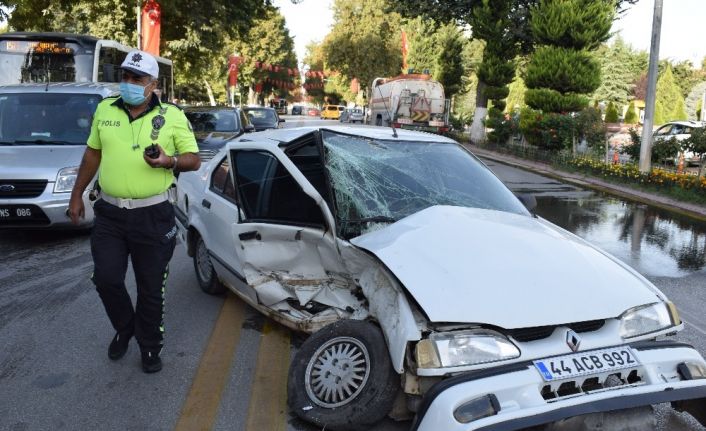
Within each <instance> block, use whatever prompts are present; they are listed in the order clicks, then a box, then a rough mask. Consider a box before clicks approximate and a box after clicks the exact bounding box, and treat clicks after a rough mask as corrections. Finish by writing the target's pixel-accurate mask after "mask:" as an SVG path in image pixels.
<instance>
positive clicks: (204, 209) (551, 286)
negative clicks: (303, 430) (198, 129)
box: [176, 126, 706, 431]
mask: <svg viewBox="0 0 706 431" xmlns="http://www.w3.org/2000/svg"><path fill="white" fill-rule="evenodd" d="M177 189H178V199H177V203H176V205H177V207H178V211H177V214H178V219H179V227H180V236H181V238H182V240H183V242H184V244H185V245H186V247H187V250H188V252H189V254H190V255H191V256H193V259H194V267H195V269H196V274H197V278H198V281H199V284H200V286H201V288H202V289H203V290H204V291H206V292H208V293H219V292H223V291H224V290H225V289H226V288H228V289H231V290H232V291H233V292H235V293H236V294H237V295H239V296H240V297H241V298H243V299H244V300H245V301H246V302H247V303H249V304H250V305H252V306H253V307H255V308H256V309H257V310H259V311H261V312H263V313H265V314H266V315H268V316H270V317H271V318H273V319H275V320H276V321H278V322H280V323H282V324H283V325H286V326H288V327H290V328H293V329H295V330H299V331H304V332H307V333H311V334H312V335H311V336H310V337H309V338H308V339H307V340H306V341H305V342H304V343H303V345H302V346H301V348H300V349H299V350H298V352H297V354H296V356H295V358H294V361H293V362H292V365H291V369H290V374H289V383H288V401H289V405H290V407H291V408H292V410H293V411H294V412H295V413H296V414H297V415H298V416H300V417H302V418H303V419H305V420H307V421H310V422H312V423H315V424H317V425H319V426H321V427H325V429H327V430H329V429H333V430H351V429H358V430H365V429H369V428H370V426H371V425H372V424H373V423H374V422H376V421H379V420H380V419H381V418H383V417H385V416H386V415H390V416H392V417H394V418H402V417H404V416H405V415H407V417H413V418H414V420H413V423H412V429H414V430H428V431H438V430H444V431H450V430H464V431H468V430H515V429H524V428H528V427H534V426H539V425H544V424H550V425H549V426H561V424H566V423H569V422H570V421H571V420H576V419H578V420H581V419H582V418H585V417H587V416H586V415H588V414H595V413H596V412H609V411H622V412H630V411H635V409H636V408H638V407H641V406H650V405H651V404H656V403H664V402H673V406H674V407H675V408H677V409H679V410H684V411H688V412H689V413H691V414H692V415H693V416H694V417H696V418H697V419H698V420H699V421H700V422H701V423H702V424H706V362H704V359H703V358H702V356H701V355H700V354H699V353H698V352H697V351H696V350H695V349H694V348H692V347H691V346H689V345H686V344H683V343H680V342H676V341H670V340H668V339H667V336H669V335H673V334H674V333H676V332H677V331H679V330H680V329H682V327H683V324H682V323H681V321H680V319H679V316H678V314H677V310H676V308H675V307H674V305H673V304H672V303H671V302H669V300H668V299H667V298H666V297H665V296H664V294H662V293H661V292H660V291H659V290H658V289H657V288H656V287H655V286H653V285H652V284H651V283H650V282H649V281H647V280H646V279H644V278H643V277H642V276H640V275H639V274H637V273H636V272H635V271H633V270H632V269H631V268H629V267H627V266H626V265H624V264H623V263H621V262H620V261H618V260H617V259H615V258H613V257H612V256H610V255H608V254H606V253H605V252H603V251H601V250H598V249H596V248H595V247H593V246H591V245H590V244H588V243H586V242H585V241H583V240H581V239H580V238H578V237H576V236H575V235H573V234H571V233H569V232H567V231H565V230H563V229H561V228H559V227H557V226H554V225H552V224H551V223H549V222H547V221H545V220H543V219H541V218H538V217H536V216H534V215H533V214H532V213H531V211H530V210H528V208H526V207H525V205H523V203H522V202H525V203H526V204H527V207H529V208H530V209H531V207H532V206H531V204H530V202H531V201H532V199H524V200H523V201H521V200H520V199H518V198H517V197H516V196H514V195H513V194H512V193H511V192H510V191H509V190H508V189H507V188H506V187H505V186H504V185H503V184H502V183H501V182H500V181H499V180H498V179H497V178H496V177H495V176H494V175H493V173H492V172H491V171H490V170H489V169H488V168H487V167H486V166H485V165H484V164H483V163H482V162H480V161H479V160H478V159H477V158H475V157H474V156H473V155H472V154H470V153H469V152H468V151H467V150H465V149H464V148H463V147H461V146H460V145H458V144H457V143H456V142H455V141H452V140H450V139H447V138H444V137H440V136H436V135H431V134H424V133H416V132H409V131H402V130H399V131H397V134H393V133H392V132H391V131H390V129H386V128H349V127H343V126H341V127H327V128H297V129H281V130H276V131H269V132H262V133H255V134H250V135H247V136H242V137H240V138H238V139H236V140H234V141H231V142H230V143H228V144H226V146H225V147H224V148H223V149H222V150H221V151H220V152H219V153H218V155H217V156H216V157H214V158H213V159H212V160H211V161H210V162H209V163H207V164H204V166H203V167H202V168H201V170H200V171H198V172H192V173H183V174H181V176H180V177H179V180H178V185H177ZM647 408H648V409H649V407H647ZM643 409H644V408H643ZM642 411H643V410H640V413H641V412H642ZM636 417H642V416H636ZM635 420H636V421H638V420H642V419H635Z"/></svg>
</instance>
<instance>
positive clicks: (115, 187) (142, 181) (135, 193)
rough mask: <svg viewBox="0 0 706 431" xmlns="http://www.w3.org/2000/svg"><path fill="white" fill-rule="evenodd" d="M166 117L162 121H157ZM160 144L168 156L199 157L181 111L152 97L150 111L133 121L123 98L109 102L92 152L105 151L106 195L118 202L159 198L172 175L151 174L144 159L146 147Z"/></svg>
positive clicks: (102, 108) (98, 120)
mask: <svg viewBox="0 0 706 431" xmlns="http://www.w3.org/2000/svg"><path fill="white" fill-rule="evenodd" d="M159 116H161V117H162V118H158V117H159ZM153 143H157V144H159V145H160V146H161V147H162V149H164V152H165V153H166V154H167V155H169V156H173V155H174V154H184V153H198V146H197V145H196V138H195V137H194V133H193V132H192V130H191V125H190V124H189V120H187V118H186V115H184V113H183V112H182V110H181V109H179V108H178V107H177V106H174V105H171V104H167V103H164V104H162V103H160V101H159V98H157V96H156V95H154V94H153V95H152V99H150V104H149V106H148V107H147V110H146V111H145V112H143V113H142V114H140V115H139V116H137V117H136V118H134V119H133V120H132V121H131V120H130V116H129V114H128V111H127V108H126V106H125V105H124V103H123V100H122V98H120V97H108V98H106V99H104V100H103V101H101V103H99V104H98V107H97V108H96V112H95V115H94V118H93V126H92V127H91V134H90V136H89V137H88V146H89V147H91V148H93V149H96V150H100V151H101V163H100V168H99V171H98V178H99V184H100V187H101V190H102V191H103V192H104V193H106V194H108V195H111V196H114V197H118V198H132V199H141V198H147V197H150V196H154V195H158V194H160V193H163V192H164V191H165V190H167V189H168V188H169V187H170V186H171V184H172V182H173V181H174V173H173V172H172V170H171V169H164V168H152V167H150V166H149V165H148V164H147V162H145V160H144V158H143V157H142V155H143V153H144V150H145V148H146V147H148V146H150V145H152V144H153Z"/></svg>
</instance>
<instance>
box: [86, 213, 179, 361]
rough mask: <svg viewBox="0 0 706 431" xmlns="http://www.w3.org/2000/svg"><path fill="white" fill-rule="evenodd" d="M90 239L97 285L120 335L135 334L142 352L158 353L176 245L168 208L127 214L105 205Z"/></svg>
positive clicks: (174, 226)
mask: <svg viewBox="0 0 706 431" xmlns="http://www.w3.org/2000/svg"><path fill="white" fill-rule="evenodd" d="M93 209H94V212H95V214H96V219H95V225H94V227H93V232H92V234H91V252H92V254H93V265H94V270H93V283H94V284H95V285H96V290H97V291H98V294H99V295H100V298H101V300H102V301H103V305H104V306H105V311H106V312H107V314H108V318H109V319H110V323H112V325H113V328H115V330H116V331H117V332H120V333H122V334H131V333H134V334H135V338H136V339H137V342H138V344H139V345H140V349H141V350H142V351H150V352H159V351H160V350H161V348H162V342H163V338H164V288H165V285H166V281H167V274H168V273H169V260H170V259H171V258H172V254H173V252H174V246H175V244H176V225H175V222H174V208H173V207H172V205H171V203H169V202H166V201H165V202H162V203H160V204H156V205H152V206H149V207H144V208H135V209H125V208H119V207H116V206H114V205H112V204H109V203H107V202H105V201H103V200H101V199H99V200H98V201H96V203H95V206H94V208H93ZM128 256H130V258H131V261H132V268H133V271H134V272H135V281H136V284H137V303H136V306H135V308H133V306H132V300H131V299H130V296H129V294H128V292H127V289H126V288H125V273H126V271H127V259H128Z"/></svg>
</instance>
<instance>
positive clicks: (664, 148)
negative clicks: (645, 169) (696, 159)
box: [652, 136, 682, 161]
mask: <svg viewBox="0 0 706 431" xmlns="http://www.w3.org/2000/svg"><path fill="white" fill-rule="evenodd" d="M680 151H682V146H681V142H679V141H678V140H677V138H675V137H674V136H672V137H671V138H669V139H663V140H660V141H657V142H656V143H655V144H654V145H652V157H653V158H654V159H656V160H657V161H674V160H675V159H676V158H677V156H679V152H680Z"/></svg>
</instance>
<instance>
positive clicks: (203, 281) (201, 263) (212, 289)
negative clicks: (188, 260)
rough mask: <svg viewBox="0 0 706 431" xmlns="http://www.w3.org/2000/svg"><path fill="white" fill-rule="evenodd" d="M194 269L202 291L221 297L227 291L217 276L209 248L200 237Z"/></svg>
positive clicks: (197, 240)
mask: <svg viewBox="0 0 706 431" xmlns="http://www.w3.org/2000/svg"><path fill="white" fill-rule="evenodd" d="M194 269H195V270H196V280H197V281H198V282H199V287H201V290H203V291H204V292H206V293H208V294H209V295H219V294H221V293H223V292H225V291H226V287H225V286H224V285H223V284H222V283H221V282H220V280H219V279H218V276H217V275H216V270H215V269H213V264H212V263H211V256H210V255H209V253H208V248H207V247H206V243H205V242H204V241H203V238H201V236H200V235H198V236H197V238H196V250H194Z"/></svg>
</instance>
